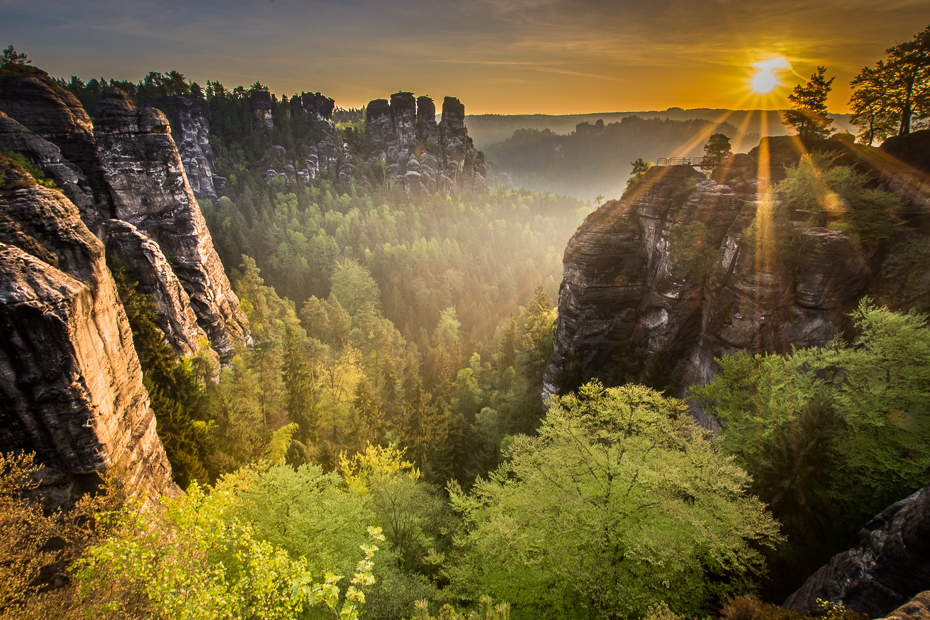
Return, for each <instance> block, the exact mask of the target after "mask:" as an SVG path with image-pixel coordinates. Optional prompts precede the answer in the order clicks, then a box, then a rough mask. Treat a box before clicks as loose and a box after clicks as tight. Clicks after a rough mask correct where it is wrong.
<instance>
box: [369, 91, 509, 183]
mask: <svg viewBox="0 0 930 620" xmlns="http://www.w3.org/2000/svg"><path fill="white" fill-rule="evenodd" d="M366 129H367V131H368V135H369V136H371V138H372V141H373V142H374V145H375V149H376V151H377V152H378V153H379V155H378V156H379V158H380V159H382V160H383V161H384V162H385V164H386V165H387V172H388V174H389V175H390V176H392V177H393V178H394V180H395V181H396V182H398V183H402V184H403V186H404V188H405V189H406V190H407V191H408V192H436V191H439V192H445V193H448V192H451V191H453V190H457V191H463V192H470V191H473V190H475V189H480V188H482V187H485V186H487V185H488V184H491V185H497V184H499V183H505V184H509V179H507V178H506V176H505V175H499V174H497V173H496V172H495V171H494V170H493V169H492V167H491V166H490V165H489V164H488V163H487V162H486V161H485V159H484V154H482V153H481V152H480V151H478V150H476V149H475V147H474V144H473V143H472V141H471V138H469V137H468V130H467V129H466V127H465V106H464V105H462V103H461V102H460V101H459V100H458V99H456V98H455V97H446V98H445V100H444V101H443V104H442V119H441V121H440V122H439V123H436V105H435V104H434V103H433V100H432V99H430V98H429V97H423V96H421V97H417V98H414V95H413V93H406V92H400V93H395V94H393V95H391V100H390V102H388V101H387V100H386V99H375V100H373V101H371V102H370V103H369V104H368V108H367V110H366Z"/></svg>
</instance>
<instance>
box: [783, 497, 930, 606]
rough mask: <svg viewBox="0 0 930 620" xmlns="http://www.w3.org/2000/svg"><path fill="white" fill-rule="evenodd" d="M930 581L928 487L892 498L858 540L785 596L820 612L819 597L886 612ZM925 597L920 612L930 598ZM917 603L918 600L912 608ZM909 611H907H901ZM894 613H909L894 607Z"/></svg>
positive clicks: (792, 602) (929, 506) (904, 601)
mask: <svg viewBox="0 0 930 620" xmlns="http://www.w3.org/2000/svg"><path fill="white" fill-rule="evenodd" d="M927 584H930V486H927V487H924V488H923V489H921V490H920V491H918V492H917V493H914V494H913V495H911V496H910V497H908V498H906V499H904V500H901V501H900V502H897V503H894V504H892V505H891V506H889V507H888V508H886V509H885V510H884V511H883V512H882V513H881V514H879V515H877V516H876V517H875V518H874V519H872V520H871V521H870V522H869V523H868V524H867V525H866V526H865V527H864V528H863V529H862V531H861V532H860V533H859V544H858V545H856V546H855V547H854V548H852V549H850V550H849V551H845V552H843V553H840V554H837V555H835V556H834V557H833V558H832V559H831V560H830V561H829V562H828V563H827V564H826V565H825V566H823V567H822V568H821V569H820V570H818V571H817V572H816V573H814V574H813V575H812V576H811V577H810V578H809V579H808V580H807V581H806V582H805V583H804V585H803V586H801V588H800V589H799V590H798V591H797V592H795V593H794V594H792V595H791V596H790V597H789V598H788V600H786V601H785V605H784V606H785V607H787V608H790V609H797V610H800V611H804V612H808V613H816V612H819V611H820V606H819V605H818V604H817V599H818V598H821V599H823V600H829V601H833V602H836V603H842V604H843V605H845V606H846V607H847V608H849V609H852V610H853V611H856V612H858V613H860V614H866V615H868V616H870V617H873V618H875V617H881V616H884V615H886V614H889V613H891V612H892V610H894V609H895V608H896V607H899V606H900V605H903V604H905V603H906V602H907V601H908V600H909V599H911V598H912V597H914V596H915V595H918V593H920V592H921V591H923V590H925V589H926V588H927ZM922 597H923V606H924V607H923V608H924V613H925V614H926V613H927V611H926V610H927V607H926V605H927V603H930V599H928V598H927V595H926V593H924V594H923V595H922ZM920 603H921V601H920V598H918V599H917V601H916V603H915V605H914V608H913V609H912V611H915V612H917V611H918V609H919V607H918V605H919V604H920ZM904 613H908V612H904ZM895 616H896V617H907V616H906V615H901V614H898V613H897V612H895Z"/></svg>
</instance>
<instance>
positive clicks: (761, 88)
mask: <svg viewBox="0 0 930 620" xmlns="http://www.w3.org/2000/svg"><path fill="white" fill-rule="evenodd" d="M752 66H753V67H755V68H756V69H757V71H756V74H755V75H754V76H753V77H752V83H751V87H752V90H754V91H755V92H757V93H759V94H765V93H768V92H770V91H771V90H772V89H773V88H775V87H776V86H778V85H779V84H781V82H780V81H779V80H778V76H777V75H775V72H776V71H779V70H783V69H790V68H791V65H790V64H788V60H787V59H786V58H784V57H779V58H773V59H771V60H763V61H762V62H757V63H755V64H753V65H752Z"/></svg>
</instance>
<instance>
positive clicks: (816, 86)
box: [784, 67, 836, 141]
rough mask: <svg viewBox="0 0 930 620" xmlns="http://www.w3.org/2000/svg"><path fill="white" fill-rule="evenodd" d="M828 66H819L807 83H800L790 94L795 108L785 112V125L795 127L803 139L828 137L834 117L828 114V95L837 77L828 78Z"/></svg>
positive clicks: (789, 98)
mask: <svg viewBox="0 0 930 620" xmlns="http://www.w3.org/2000/svg"><path fill="white" fill-rule="evenodd" d="M826 73H827V69H826V67H817V72H816V73H814V74H813V75H811V79H810V80H808V81H807V83H806V84H803V85H802V84H798V85H797V86H795V87H794V90H793V91H792V92H791V94H790V95H788V101H790V102H791V104H792V105H793V106H794V109H793V110H786V111H785V112H784V117H785V125H788V126H789V127H791V128H792V129H794V130H795V131H796V132H797V133H798V136H799V137H800V138H801V140H804V141H811V140H816V139H822V138H828V137H829V136H830V134H831V133H832V130H831V129H830V126H831V125H832V124H833V119H832V118H831V117H829V116H827V96H828V95H829V94H830V91H831V90H832V88H831V85H832V84H833V80H835V79H836V78H835V77H832V78H830V79H829V80H828V79H826V77H825V76H826Z"/></svg>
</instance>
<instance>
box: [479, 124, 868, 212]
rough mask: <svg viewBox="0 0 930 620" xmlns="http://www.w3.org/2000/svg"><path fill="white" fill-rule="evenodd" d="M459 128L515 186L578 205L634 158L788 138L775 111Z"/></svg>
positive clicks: (618, 182)
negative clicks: (725, 142)
mask: <svg viewBox="0 0 930 620" xmlns="http://www.w3.org/2000/svg"><path fill="white" fill-rule="evenodd" d="M848 119H849V115H848V114H845V115H835V120H834V124H835V125H836V128H837V130H838V131H847V130H850V129H853V128H852V127H851V126H850V125H849V122H848ZM465 122H466V124H467V126H468V133H469V135H470V136H471V137H472V139H473V140H474V141H475V144H476V146H479V147H480V148H481V149H482V150H483V151H484V152H485V153H486V154H487V156H488V157H489V158H490V159H491V161H493V162H494V163H496V164H497V165H498V166H500V168H501V170H502V171H504V172H506V173H508V174H509V175H510V176H511V177H512V178H513V180H514V184H515V185H516V186H519V187H525V188H527V189H535V190H542V191H549V192H554V193H557V194H566V195H569V196H574V197H576V198H582V199H585V200H593V199H594V198H595V197H596V196H598V195H602V196H605V197H606V198H608V199H612V198H619V197H620V194H622V193H623V189H624V187H625V186H626V180H627V178H628V177H629V174H630V170H631V165H630V163H631V162H632V161H633V160H635V159H637V158H643V159H645V160H646V161H649V162H653V163H654V162H655V161H656V160H657V159H658V158H660V157H695V156H700V155H703V153H704V144H705V142H706V141H707V138H708V137H709V136H710V135H711V134H713V133H722V134H724V135H726V136H727V137H728V138H730V142H731V144H732V149H733V152H734V153H745V152H748V151H749V150H750V149H752V148H754V147H756V146H758V144H759V139H760V138H761V137H762V136H773V135H785V134H787V133H788V131H787V129H786V128H785V126H784V125H783V124H782V122H781V112H779V111H777V110H770V111H761V110H709V109H696V110H682V109H681V108H671V109H668V110H665V111H663V112H640V113H635V114H634V113H630V112H623V113H621V112H613V113H607V114H576V115H564V116H547V115H543V114H532V115H517V116H504V115H490V114H488V115H478V116H468V117H466V119H465Z"/></svg>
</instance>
